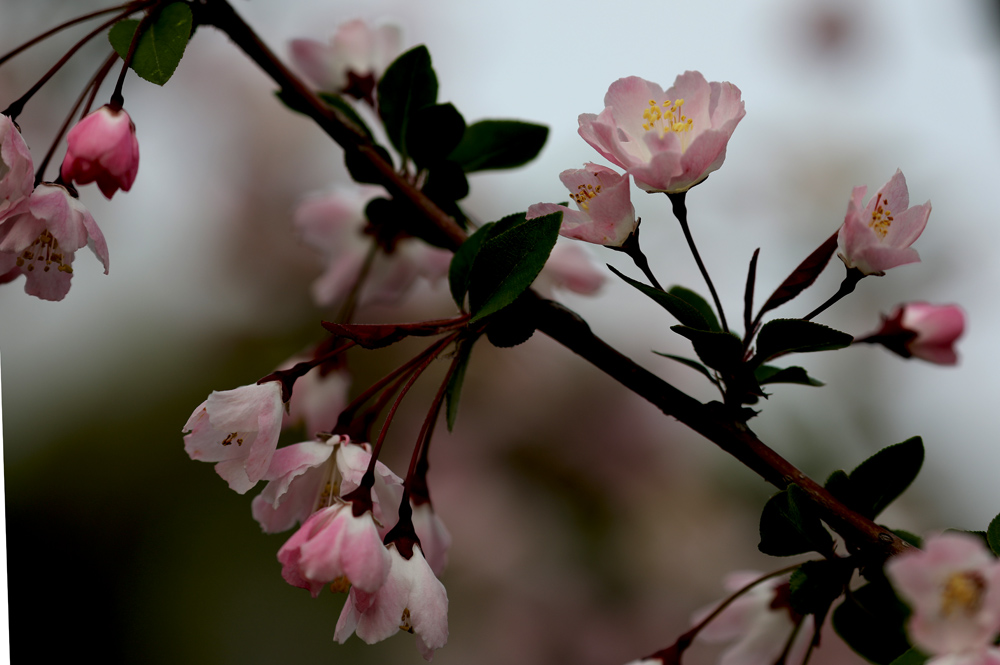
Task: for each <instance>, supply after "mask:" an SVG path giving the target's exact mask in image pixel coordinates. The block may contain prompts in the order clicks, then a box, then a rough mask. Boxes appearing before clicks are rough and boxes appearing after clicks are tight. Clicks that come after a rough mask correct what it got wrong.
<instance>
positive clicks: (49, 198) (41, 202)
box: [0, 183, 108, 300]
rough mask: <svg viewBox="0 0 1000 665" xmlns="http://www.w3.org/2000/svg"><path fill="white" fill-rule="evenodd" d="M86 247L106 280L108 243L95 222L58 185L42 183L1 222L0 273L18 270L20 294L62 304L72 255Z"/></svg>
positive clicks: (79, 204)
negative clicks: (23, 279)
mask: <svg viewBox="0 0 1000 665" xmlns="http://www.w3.org/2000/svg"><path fill="white" fill-rule="evenodd" d="M84 245H87V246H89V247H90V249H91V251H93V252H94V254H95V255H96V256H97V258H98V259H100V261H101V263H102V264H104V274H105V275H106V274H108V243H107V241H105V239H104V234H103V233H101V229H100V228H99V227H98V226H97V222H95V221H94V218H93V217H92V216H91V214H90V213H89V212H88V211H87V209H86V208H84V207H83V204H82V203H80V202H79V201H78V200H77V199H76V198H74V197H73V196H71V195H70V193H69V192H68V191H67V190H66V188H65V187H63V186H62V185H53V184H50V183H42V184H40V185H39V186H38V187H36V188H35V190H34V191H33V192H32V193H31V196H29V197H28V198H27V199H26V200H24V201H22V202H21V203H20V204H18V205H16V206H15V207H14V208H12V209H11V214H9V215H8V216H7V217H6V218H0V273H7V272H8V271H11V270H14V269H18V270H20V272H21V274H23V275H25V276H26V277H27V281H26V282H25V285H24V291H25V293H27V294H29V295H33V296H36V297H38V298H41V299H43V300H62V299H63V298H64V297H65V296H66V294H67V293H68V292H69V287H70V280H71V279H72V277H73V266H72V263H73V259H74V258H75V255H76V251H77V250H78V249H80V248H81V247H83V246H84Z"/></svg>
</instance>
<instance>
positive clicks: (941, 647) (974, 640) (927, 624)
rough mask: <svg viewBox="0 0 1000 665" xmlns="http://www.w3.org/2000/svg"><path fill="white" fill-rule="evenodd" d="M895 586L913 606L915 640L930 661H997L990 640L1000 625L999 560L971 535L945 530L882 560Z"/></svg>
mask: <svg viewBox="0 0 1000 665" xmlns="http://www.w3.org/2000/svg"><path fill="white" fill-rule="evenodd" d="M885 573H886V576H887V577H888V578H889V581H890V582H892V585H893V587H894V588H895V589H896V591H897V592H898V593H899V595H900V596H901V597H902V598H903V600H905V601H906V602H907V603H908V604H909V605H910V607H911V609H912V610H913V615H912V616H911V617H910V621H909V634H910V639H911V640H912V641H913V644H914V645H915V646H917V647H918V648H919V649H921V650H922V651H924V652H925V653H927V654H929V655H931V656H935V657H934V658H932V659H931V660H929V661H927V663H928V665H945V664H946V663H947V664H953V663H963V664H969V665H972V664H974V663H982V664H985V663H998V662H1000V650H998V649H996V648H995V647H994V645H993V640H994V638H996V636H997V632H998V631H1000V561H997V559H996V557H994V556H993V555H992V554H991V553H990V552H989V551H988V550H987V549H986V547H985V546H984V544H983V542H982V540H980V539H979V538H976V537H975V536H972V535H967V534H961V533H945V534H942V535H938V536H932V537H930V538H928V539H927V540H926V541H925V542H924V549H923V550H916V549H914V550H913V551H911V552H907V553H905V554H901V555H899V556H896V557H893V558H892V559H890V560H889V562H888V563H886V565H885Z"/></svg>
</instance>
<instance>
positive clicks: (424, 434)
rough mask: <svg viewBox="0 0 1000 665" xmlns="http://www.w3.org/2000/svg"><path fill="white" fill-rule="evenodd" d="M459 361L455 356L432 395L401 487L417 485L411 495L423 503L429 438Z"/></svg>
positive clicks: (409, 488)
mask: <svg viewBox="0 0 1000 665" xmlns="http://www.w3.org/2000/svg"><path fill="white" fill-rule="evenodd" d="M460 360H461V355H459V354H458V353H456V354H455V357H454V358H453V359H452V361H451V365H450V366H449V367H448V371H447V372H446V373H445V375H444V379H442V381H441V387H440V388H438V391H437V394H436V395H434V401H433V402H431V408H430V409H429V410H428V411H427V417H426V418H424V424H423V425H422V426H421V427H420V434H418V435H417V445H416V447H415V448H414V449H413V456H412V457H411V458H410V468H409V469H407V471H406V480H405V481H404V482H403V486H404V487H405V488H407V490H412V488H413V486H414V485H415V484H416V485H419V489H420V490H422V491H421V492H415V491H411V493H413V494H415V495H416V494H419V495H420V498H422V499H424V500H425V502H426V500H427V499H428V498H429V497H428V496H427V483H426V481H425V479H424V478H423V476H425V475H426V473H427V466H428V465H427V449H428V448H429V447H430V444H431V436H432V435H433V434H434V425H435V424H436V423H437V419H438V416H439V415H440V414H441V405H442V404H444V396H445V393H446V392H447V391H448V384H449V383H450V382H451V377H452V375H453V374H454V373H455V370H456V369H458V363H459V361H460ZM418 472H419V473H420V476H421V478H420V479H419V480H417V479H416V478H415V474H417V473H418Z"/></svg>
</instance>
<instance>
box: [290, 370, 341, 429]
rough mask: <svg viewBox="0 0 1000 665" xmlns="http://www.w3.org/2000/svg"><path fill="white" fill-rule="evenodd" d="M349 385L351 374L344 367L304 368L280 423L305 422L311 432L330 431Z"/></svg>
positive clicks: (335, 422)
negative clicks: (309, 369) (304, 370)
mask: <svg viewBox="0 0 1000 665" xmlns="http://www.w3.org/2000/svg"><path fill="white" fill-rule="evenodd" d="M301 360H305V358H301V357H297V358H292V359H291V360H289V361H288V362H286V363H285V364H284V365H283V366H282V367H281V368H280V369H288V368H290V367H292V366H293V365H295V364H296V363H297V362H299V361H301ZM350 387H351V375H350V374H349V373H348V372H347V370H346V369H343V368H340V369H334V370H331V371H328V372H324V371H323V368H322V367H317V368H316V369H313V370H311V371H309V372H307V373H306V374H305V375H304V376H302V377H300V378H299V379H298V380H297V381H296V382H295V390H293V391H292V398H291V399H290V400H289V402H288V414H287V415H286V417H285V419H284V421H283V423H282V427H289V426H290V425H293V424H298V423H302V422H304V423H305V426H306V432H308V434H309V435H310V436H312V435H314V434H317V433H319V432H330V431H333V428H334V427H336V425H337V417H338V416H339V415H340V412H341V411H343V409H344V407H345V406H347V391H348V389H349V388H350Z"/></svg>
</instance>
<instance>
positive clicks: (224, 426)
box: [183, 381, 282, 494]
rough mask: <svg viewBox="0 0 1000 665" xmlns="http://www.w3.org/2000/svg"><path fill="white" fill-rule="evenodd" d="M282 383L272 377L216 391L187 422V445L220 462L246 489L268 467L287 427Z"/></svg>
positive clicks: (235, 485)
mask: <svg viewBox="0 0 1000 665" xmlns="http://www.w3.org/2000/svg"><path fill="white" fill-rule="evenodd" d="M281 415H282V401H281V384H280V383H279V382H277V381H266V382H264V383H261V384H253V385H249V386H241V387H239V388H235V389H233V390H223V391H213V392H212V394H211V395H209V396H208V399H207V400H205V401H204V402H202V403H201V404H200V405H199V406H198V408H197V409H195V410H194V413H192V414H191V417H190V418H188V421H187V423H185V425H184V430H183V431H184V432H188V433H187V434H186V435H185V436H184V450H185V452H187V454H188V455H189V456H190V457H191V459H194V460H200V461H202V462H217V464H216V465H215V471H216V473H218V474H219V475H220V476H222V478H223V479H224V480H225V481H226V482H227V483H229V487H231V488H232V489H233V490H235V491H237V492H239V493H240V494H244V493H246V491H247V490H249V489H250V488H251V487H253V486H254V485H256V484H257V481H259V480H260V479H261V478H263V477H264V474H265V473H266V472H267V469H268V467H269V466H270V464H271V457H272V456H273V455H274V451H275V448H277V446H278V434H280V432H281Z"/></svg>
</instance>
